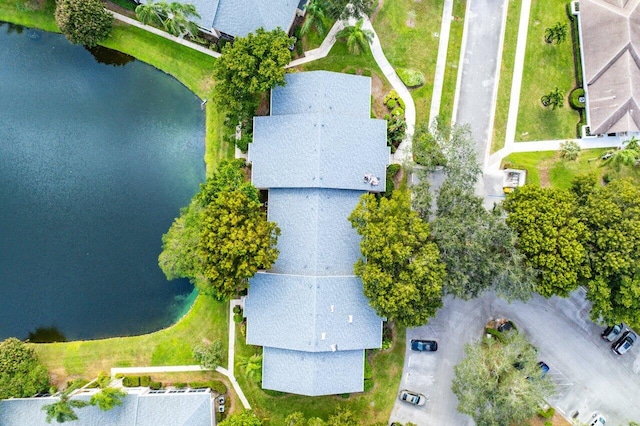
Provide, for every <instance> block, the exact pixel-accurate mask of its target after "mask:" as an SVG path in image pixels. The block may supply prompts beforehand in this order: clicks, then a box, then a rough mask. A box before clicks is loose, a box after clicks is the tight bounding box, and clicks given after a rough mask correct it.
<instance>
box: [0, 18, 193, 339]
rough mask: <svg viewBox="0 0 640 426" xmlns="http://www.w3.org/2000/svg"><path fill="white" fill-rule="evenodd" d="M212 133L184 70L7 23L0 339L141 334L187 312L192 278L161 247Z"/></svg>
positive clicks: (2, 31)
mask: <svg viewBox="0 0 640 426" xmlns="http://www.w3.org/2000/svg"><path fill="white" fill-rule="evenodd" d="M98 61H100V62H98ZM105 62H106V63H105ZM204 133H205V123H204V113H203V112H202V111H201V108H200V100H199V99H198V98H197V96H195V95H194V94H193V93H192V92H190V91H189V90H187V89H186V88H185V87H184V86H183V85H182V84H181V83H179V82H178V81H176V80H175V79H174V78H172V77H170V76H168V75H166V74H164V73H162V72H160V71H158V70H156V69H154V68H153V67H151V66H149V65H146V64H144V63H142V62H139V61H133V60H132V58H130V57H127V56H123V55H117V54H110V52H108V51H104V50H102V51H98V52H96V51H94V52H89V51H87V50H85V49H84V48H83V47H81V46H74V45H71V44H70V43H68V42H67V41H66V40H65V38H64V37H63V36H60V35H57V34H51V33H45V32H41V31H36V30H31V29H20V28H19V27H15V26H9V25H7V24H5V25H3V26H0V339H4V338H6V337H8V336H16V337H18V338H26V337H28V336H29V335H30V333H31V337H32V338H34V339H35V340H38V339H44V340H46V339H47V338H48V337H46V336H57V337H56V339H60V338H63V337H64V338H66V339H67V340H75V339H90V338H100V337H105V336H116V335H129V334H139V333H144V332H149V331H152V330H157V329H159V328H162V327H165V326H167V325H169V324H170V323H172V322H173V321H175V320H176V318H177V317H179V316H180V315H181V314H183V313H184V312H185V310H186V309H187V308H188V306H189V304H190V303H191V302H192V300H193V297H194V293H193V292H192V290H193V286H191V285H190V284H189V283H188V282H187V281H186V280H180V281H171V282H169V281H167V280H166V278H165V277H164V275H163V273H162V271H161V270H160V268H159V267H158V263H157V257H158V254H159V253H160V250H161V244H162V241H161V237H162V234H163V233H165V232H166V231H167V230H168V229H169V226H170V225H171V222H172V220H173V218H174V217H176V216H177V215H178V214H179V210H180V208H181V207H182V206H185V205H186V204H188V202H189V200H190V199H191V197H192V196H193V194H194V193H195V192H196V191H197V190H198V185H199V183H200V182H202V181H203V180H204V177H205V172H204V162H203V155H204Z"/></svg>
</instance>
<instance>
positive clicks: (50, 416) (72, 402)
mask: <svg viewBox="0 0 640 426" xmlns="http://www.w3.org/2000/svg"><path fill="white" fill-rule="evenodd" d="M72 390H73V389H72ZM70 393H71V392H70V391H67V392H64V393H63V394H62V395H60V401H58V402H54V403H53V404H47V405H44V406H43V407H42V410H44V411H46V412H47V423H51V420H54V419H55V421H56V422H58V423H64V422H67V421H72V420H78V415H77V414H76V413H75V411H73V409H74V408H83V407H86V406H87V405H89V403H88V402H87V401H81V400H79V399H70Z"/></svg>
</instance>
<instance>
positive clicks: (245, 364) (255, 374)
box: [240, 354, 262, 382]
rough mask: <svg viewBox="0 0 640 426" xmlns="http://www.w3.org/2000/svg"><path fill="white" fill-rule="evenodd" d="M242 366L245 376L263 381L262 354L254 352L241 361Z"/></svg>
mask: <svg viewBox="0 0 640 426" xmlns="http://www.w3.org/2000/svg"><path fill="white" fill-rule="evenodd" d="M240 366H241V367H242V368H243V369H244V375H245V377H247V378H248V379H252V380H255V381H256V382H261V381H262V355H260V354H254V355H251V356H250V357H249V358H244V359H242V360H241V361H240Z"/></svg>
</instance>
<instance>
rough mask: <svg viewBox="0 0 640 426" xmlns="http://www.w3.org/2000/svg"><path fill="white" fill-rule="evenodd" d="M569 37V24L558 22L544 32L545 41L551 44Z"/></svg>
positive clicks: (558, 42)
mask: <svg viewBox="0 0 640 426" xmlns="http://www.w3.org/2000/svg"><path fill="white" fill-rule="evenodd" d="M566 39H567V24H563V23H562V22H556V24H555V25H554V26H553V27H549V28H547V29H546V30H545V32H544V41H546V42H547V43H549V44H551V43H553V42H555V43H556V44H560V43H562V42H563V41H565V40H566Z"/></svg>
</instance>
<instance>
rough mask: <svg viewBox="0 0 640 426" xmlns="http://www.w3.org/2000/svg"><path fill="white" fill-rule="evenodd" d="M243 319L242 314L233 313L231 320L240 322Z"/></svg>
mask: <svg viewBox="0 0 640 426" xmlns="http://www.w3.org/2000/svg"><path fill="white" fill-rule="evenodd" d="M243 320H244V317H243V316H242V314H233V322H236V323H238V324H239V323H241V322H242V321H243Z"/></svg>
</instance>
